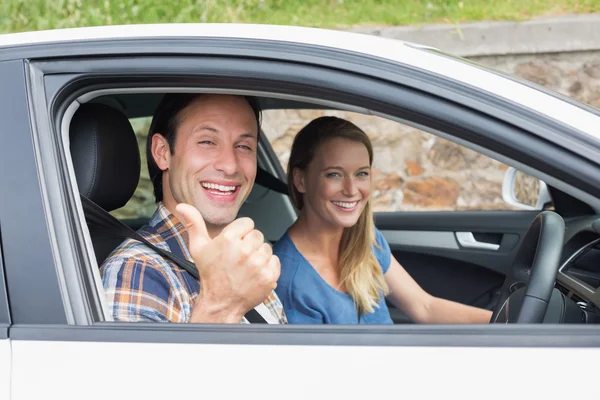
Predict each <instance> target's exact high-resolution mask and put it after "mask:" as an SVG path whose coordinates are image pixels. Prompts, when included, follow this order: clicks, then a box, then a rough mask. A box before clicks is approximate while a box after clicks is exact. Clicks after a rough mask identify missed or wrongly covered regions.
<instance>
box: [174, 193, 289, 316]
mask: <svg viewBox="0 0 600 400" xmlns="http://www.w3.org/2000/svg"><path fill="white" fill-rule="evenodd" d="M176 210H177V213H178V214H179V215H180V216H181V217H182V219H183V221H182V223H183V224H184V226H185V227H186V229H187V231H188V236H189V250H190V253H191V255H192V258H193V259H194V263H195V264H196V268H198V274H199V275H200V294H199V295H198V297H197V298H196V301H195V303H194V308H193V310H192V317H191V319H190V322H233V323H239V322H240V321H241V319H242V317H243V316H244V314H246V312H248V311H249V310H251V309H252V308H254V307H255V306H257V305H258V304H260V303H261V302H263V301H264V300H265V299H266V298H267V296H268V295H269V294H270V293H271V292H272V291H273V290H274V289H275V287H276V286H277V279H279V273H280V264H279V258H277V256H275V255H273V250H272V249H271V246H270V245H269V244H267V243H265V242H264V236H263V234H262V233H261V232H260V231H258V230H256V229H254V222H253V221H252V220H251V219H250V218H239V219H236V220H235V221H233V222H232V223H231V224H229V225H227V226H226V227H225V228H224V229H223V230H222V231H221V233H220V234H219V235H217V236H216V237H214V238H213V239H211V238H210V236H209V235H208V230H207V228H206V223H205V222H204V218H203V217H202V215H201V214H200V212H199V211H198V210H197V209H196V208H195V207H193V206H191V205H189V204H178V205H177V207H176Z"/></svg>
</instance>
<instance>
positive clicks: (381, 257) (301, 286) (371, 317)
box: [273, 230, 393, 324]
mask: <svg viewBox="0 0 600 400" xmlns="http://www.w3.org/2000/svg"><path fill="white" fill-rule="evenodd" d="M375 234H376V240H377V243H378V244H379V246H381V249H379V248H377V247H376V246H373V252H374V254H375V258H376V259H377V261H379V265H380V266H381V269H382V270H383V273H384V274H385V273H386V272H387V270H388V269H389V267H390V262H391V259H392V258H391V251H390V246H389V245H388V243H387V241H386V240H385V238H384V237H383V235H382V234H381V232H379V230H375ZM273 253H275V254H276V255H277V256H278V257H279V260H280V261H281V275H280V276H279V280H278V281H277V288H276V289H275V291H276V292H277V295H278V296H279V299H280V300H281V302H282V303H283V308H284V310H285V313H286V315H287V319H288V322H289V323H290V324H357V323H360V324H392V323H393V322H392V319H391V318H390V313H389V311H388V308H387V306H386V304H385V299H384V298H383V296H381V298H380V300H379V302H378V305H379V307H375V308H374V312H372V313H369V314H365V315H362V316H361V317H360V321H358V314H357V311H356V306H355V304H354V300H353V299H352V296H350V295H349V294H347V293H342V292H340V291H338V290H336V289H334V288H333V287H332V286H331V285H329V284H328V283H327V282H325V280H324V279H323V278H321V275H319V273H318V272H317V271H316V270H315V269H314V268H313V266H312V265H311V264H310V263H309V262H308V261H307V260H306V258H304V256H303V255H302V254H301V253H300V252H299V251H298V249H297V248H296V246H295V245H294V242H292V239H291V238H290V236H289V235H288V233H287V232H286V233H285V234H284V235H283V236H282V237H281V239H279V241H278V242H277V243H276V244H275V245H274V246H273Z"/></svg>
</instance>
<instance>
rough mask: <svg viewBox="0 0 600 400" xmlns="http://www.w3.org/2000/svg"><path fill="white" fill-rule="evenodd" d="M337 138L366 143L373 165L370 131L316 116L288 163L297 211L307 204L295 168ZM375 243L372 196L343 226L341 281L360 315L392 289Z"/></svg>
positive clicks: (298, 139) (301, 134) (297, 140)
mask: <svg viewBox="0 0 600 400" xmlns="http://www.w3.org/2000/svg"><path fill="white" fill-rule="evenodd" d="M337 137H339V138H344V139H349V140H352V141H355V142H360V143H362V144H364V145H365V147H366V148H367V151H368V153H369V165H372V164H373V146H372V145H371V141H370V140H369V137H368V136H367V134H366V133H365V132H363V131H362V130H361V129H360V128H359V127H357V126H356V125H354V124H353V123H351V122H350V121H346V120H344V119H341V118H337V117H320V118H317V119H314V120H313V121H311V122H310V123H308V124H307V125H306V126H305V127H304V128H302V129H301V130H300V132H298V134H297V135H296V137H295V138H294V143H293V145H292V151H291V154H290V159H289V162H288V171H287V179H288V187H289V191H290V194H291V198H292V202H293V203H294V205H295V206H296V208H297V209H298V210H302V208H303V207H304V198H303V196H302V193H300V192H299V191H298V190H297V189H296V187H295V185H294V170H295V169H296V168H299V169H300V170H302V171H306V168H307V167H308V164H310V162H311V161H312V159H313V158H314V155H315V152H316V151H317V149H318V148H319V146H320V145H321V144H323V142H325V141H327V140H329V139H333V138H337ZM373 244H375V245H376V246H378V247H380V246H379V245H378V244H377V242H376V240H375V224H374V223H373V211H372V206H371V199H369V200H368V201H367V204H366V206H365V208H364V210H363V212H362V213H361V215H360V217H359V218H358V221H357V222H356V224H354V225H353V226H351V227H350V228H344V232H343V233H342V239H341V241H340V246H339V249H338V264H339V265H338V266H339V267H340V273H341V282H342V284H343V285H344V287H345V288H346V290H347V291H348V293H349V294H350V295H351V296H352V299H353V300H354V303H355V304H356V308H357V310H358V312H359V314H366V313H371V312H373V311H374V307H377V306H378V302H379V300H380V299H381V296H382V294H383V295H387V294H388V292H389V288H388V286H387V284H386V282H385V279H384V278H383V272H382V270H381V267H380V266H379V263H378V261H377V259H376V258H375V255H374V254H373V249H372V247H371V246H372V245H373Z"/></svg>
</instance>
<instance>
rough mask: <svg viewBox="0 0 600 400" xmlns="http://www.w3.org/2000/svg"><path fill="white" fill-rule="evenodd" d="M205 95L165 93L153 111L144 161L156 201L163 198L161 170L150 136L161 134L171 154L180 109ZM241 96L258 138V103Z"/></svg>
mask: <svg viewBox="0 0 600 400" xmlns="http://www.w3.org/2000/svg"><path fill="white" fill-rule="evenodd" d="M205 95H206V94H204V93H167V94H166V95H165V96H164V97H163V99H162V100H161V102H160V103H159V104H158V107H157V108H156V111H155V112H154V117H152V123H151V124H150V129H149V130H148V141H147V142H146V161H147V162H148V173H149V175H150V180H151V181H152V185H153V186H154V197H155V198H156V202H159V201H162V199H163V187H162V174H163V171H162V170H161V169H160V168H158V165H156V161H154V157H153V156H152V137H153V136H154V135H155V134H157V133H160V134H161V135H163V136H164V138H165V139H166V140H167V143H169V149H170V151H171V154H173V152H174V151H175V139H176V135H177V129H178V128H179V125H180V123H181V121H180V120H179V118H178V117H179V115H180V113H181V111H182V110H184V109H185V108H186V107H187V106H189V105H190V104H191V103H192V102H193V101H194V100H196V99H197V98H199V97H202V96H205ZM243 97H244V98H245V99H246V101H247V102H248V104H249V105H250V107H251V108H252V111H253V112H254V116H255V117H256V126H257V133H258V137H257V139H258V138H260V116H261V109H260V104H259V102H258V99H256V98H255V97H251V96H243Z"/></svg>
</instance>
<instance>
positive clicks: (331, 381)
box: [0, 24, 600, 400]
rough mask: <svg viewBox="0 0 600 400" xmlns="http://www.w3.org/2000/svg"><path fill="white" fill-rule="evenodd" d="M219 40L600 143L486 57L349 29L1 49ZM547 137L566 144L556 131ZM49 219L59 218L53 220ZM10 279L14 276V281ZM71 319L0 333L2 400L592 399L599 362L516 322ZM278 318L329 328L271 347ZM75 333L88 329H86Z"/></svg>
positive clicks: (64, 37) (572, 114) (120, 35)
mask: <svg viewBox="0 0 600 400" xmlns="http://www.w3.org/2000/svg"><path fill="white" fill-rule="evenodd" d="M210 37H212V38H232V39H252V40H257V41H267V42H278V43H281V42H287V43H294V44H305V45H311V46H319V47H323V48H332V49H337V50H341V51H347V52H351V53H353V54H355V55H363V56H364V57H375V58H378V59H382V60H387V61H393V62H398V63H402V64H405V65H408V66H410V67H414V68H416V69H420V70H424V71H428V72H432V73H436V74H440V75H445V76H448V77H450V78H451V79H453V80H455V81H458V82H461V83H462V84H464V85H466V86H472V87H477V88H479V89H481V90H484V91H487V92H489V93H491V94H494V95H495V96H500V97H502V98H504V99H506V100H508V101H511V102H514V103H518V104H519V105H520V106H521V107H524V108H528V109H529V110H532V111H534V112H536V113H540V114H543V115H546V116H549V117H550V118H553V119H554V120H555V121H556V122H558V123H560V124H564V125H566V126H568V127H570V128H572V129H574V130H578V131H580V132H582V133H583V134H585V135H587V136H588V137H589V138H590V139H591V140H593V141H596V142H599V143H600V132H599V129H598V127H600V117H599V116H598V115H596V114H594V113H591V112H589V111H587V110H585V109H583V108H581V107H578V106H576V105H573V104H570V103H568V102H565V101H563V100H561V99H559V98H557V97H554V96H552V95H549V94H547V93H544V92H541V91H539V90H537V89H535V88H533V87H529V86H526V85H523V84H522V83H520V82H517V81H514V80H511V79H508V78H506V77H503V76H501V75H499V74H496V73H493V72H490V71H487V70H485V69H483V68H478V67H474V66H472V65H469V64H467V63H465V62H461V61H457V60H456V59H453V58H450V57H447V56H445V55H441V54H436V53H435V52H424V51H422V47H420V46H418V45H412V44H406V43H402V42H398V41H393V40H389V39H383V38H378V37H372V36H367V35H360V34H354V33H346V32H337V31H327V30H321V29H310V28H299V27H281V26H260V25H246V24H239V25H235V24H233V25H232V24H201V25H195V24H173V25H152V26H144V25H135V26H126V27H123V26H111V27H95V28H83V29H66V30H56V31H47V32H28V33H19V34H9V35H2V36H0V55H1V54H2V52H3V51H4V50H7V49H13V48H17V47H22V48H27V47H28V46H43V45H45V44H54V43H76V42H83V43H86V42H89V43H93V42H94V41H98V40H109V39H114V40H122V39H131V40H144V39H147V40H152V39H156V38H173V39H180V38H191V39H194V38H210ZM490 107H491V106H490ZM5 134H6V133H0V135H5ZM546 139H547V140H549V141H554V142H556V143H558V142H559V138H557V137H555V136H549V137H547V138H546ZM588 154H592V153H586V154H584V157H589V158H591V157H592V156H588ZM540 176H542V177H544V175H543V174H540ZM547 178H548V181H549V182H553V183H554V184H555V185H556V186H559V187H562V188H568V184H565V183H564V182H563V183H562V186H561V183H560V182H555V180H554V181H553V179H552V177H547ZM569 189H570V192H569V193H571V194H572V195H577V196H579V198H580V199H583V200H585V201H587V202H588V204H590V205H591V206H592V207H593V208H596V209H600V202H599V200H598V199H597V198H595V197H594V196H592V195H589V194H587V193H585V192H583V191H581V190H579V189H577V188H569ZM49 214H51V213H49ZM47 218H49V219H51V218H52V215H48V216H47ZM49 227H50V229H52V228H53V227H54V225H53V224H51V223H50V224H49ZM1 272H2V271H1V270H0V273H1ZM58 275H59V278H57V279H59V280H61V282H62V280H63V279H64V282H62V284H63V285H68V283H65V282H68V279H67V278H64V277H62V276H60V274H58ZM7 282H8V285H9V287H10V284H11V281H10V280H7ZM63 290H64V287H63ZM65 293H66V291H65V292H63V296H64V297H63V301H64V303H65V305H67V304H69V303H70V302H72V301H75V300H74V299H78V296H79V294H77V293H75V294H73V293H74V292H71V295H67V294H65ZM9 294H11V293H10V290H9ZM11 295H12V294H11ZM0 300H1V298H0ZM0 305H1V304H0ZM39 306H40V307H44V304H40V305H39ZM71 307H72V306H66V309H69V310H70V309H71ZM67 314H68V312H67ZM67 320H68V321H70V324H69V325H70V326H71V327H72V328H73V329H74V330H72V331H69V332H67V333H64V334H62V333H60V327H57V326H53V325H52V326H42V325H41V324H40V325H39V326H37V327H36V326H20V325H19V323H18V322H15V323H14V324H13V326H11V327H10V330H9V337H10V336H11V333H12V332H16V333H20V335H21V336H20V338H11V339H10V340H0V399H7V400H29V399H44V398H50V399H54V398H61V399H65V400H68V399H80V398H82V397H85V398H89V399H103V400H105V399H107V398H108V399H111V400H112V399H138V398H139V399H165V398H169V399H178V398H193V397H202V398H206V397H208V398H224V399H225V398H226V399H233V398H271V397H273V398H283V399H307V398H323V399H337V398H360V399H384V398H385V399H387V398H396V397H397V398H407V397H408V398H426V399H441V398H446V397H452V398H454V397H456V398H460V399H506V398H516V399H537V398H540V399H565V398H572V399H577V398H582V399H583V398H594V395H595V391H594V389H593V381H594V377H595V375H594V373H593V371H594V367H595V365H593V364H592V363H593V360H596V359H600V348H598V347H588V346H586V345H585V343H582V342H581V341H579V342H577V341H574V342H573V345H572V346H569V345H568V344H567V345H565V342H564V341H563V342H561V343H562V344H560V345H554V344H552V340H551V339H549V340H548V341H546V342H545V343H546V344H547V345H542V346H535V347H533V346H532V347H527V346H512V345H506V344H502V343H504V341H503V340H504V339H503V338H505V337H508V336H510V335H511V334H514V331H511V329H512V328H511V327H507V326H487V327H482V329H481V331H480V333H479V336H477V335H475V336H471V338H472V339H473V342H468V341H463V342H462V344H460V343H459V344H457V343H456V342H452V335H459V334H460V333H459V331H456V330H454V331H451V332H449V333H448V336H447V338H448V340H449V341H450V342H452V343H446V341H445V340H439V336H435V337H434V339H432V340H431V341H429V342H428V343H427V344H423V345H415V344H408V345H402V344H393V345H392V344H389V342H387V341H386V340H384V339H385V338H386V337H388V336H386V335H390V333H389V332H387V331H386V332H387V333H386V332H384V331H381V330H379V328H375V327H374V328H373V331H370V334H371V335H373V337H381V344H378V343H377V340H378V339H374V340H372V341H369V342H368V343H367V344H360V343H359V342H360V341H359V342H357V343H354V344H344V339H343V334H340V336H338V337H333V338H332V337H329V336H327V333H326V330H325V331H324V330H321V328H319V327H315V328H309V329H303V328H298V327H294V326H286V327H262V326H261V327H244V326H236V327H231V330H230V331H228V332H229V333H228V334H227V335H230V336H227V335H225V336H223V337H224V338H225V339H224V340H223V341H222V342H221V341H220V339H219V338H220V335H221V333H220V331H219V330H218V329H216V328H215V330H211V329H212V328H206V329H205V330H203V331H202V332H201V333H199V334H198V335H199V336H198V337H199V338H201V343H194V341H195V340H196V339H195V336H194V334H195V333H194V332H195V331H193V330H191V329H189V330H187V331H186V332H185V335H186V336H185V339H183V340H182V341H180V342H179V341H178V340H175V339H173V338H176V337H177V336H176V334H177V332H171V331H169V332H167V333H165V336H164V338H165V339H164V340H162V341H161V340H156V339H155V337H154V336H151V334H154V333H156V334H157V335H159V334H160V332H161V329H162V328H161V327H147V330H148V332H149V333H148V335H146V334H142V335H140V336H139V340H137V339H136V338H135V337H134V336H132V335H131V336H128V337H127V339H122V336H120V333H119V332H120V331H117V330H114V332H116V333H114V332H113V333H111V330H113V329H114V326H115V325H114V324H111V323H109V322H106V323H104V324H100V325H98V326H92V324H89V325H88V324H82V323H80V322H77V323H75V321H78V320H77V318H74V317H72V316H67ZM106 320H110V318H109V317H108V316H107V317H106ZM0 322H2V321H0ZM75 325H81V326H75ZM37 328H39V332H41V333H36V334H35V335H33V336H30V335H29V332H34V329H37ZM76 328H80V329H79V330H77V329H76ZM96 328H98V329H96ZM359 328H360V329H359ZM359 328H357V329H356V330H355V331H352V332H350V333H349V334H356V335H358V334H367V333H368V332H369V331H367V330H366V327H359ZM455 328H456V327H455ZM586 328H587V327H586ZM169 329H170V328H169ZM271 329H280V331H278V332H280V333H281V332H283V333H281V334H282V335H283V336H285V335H290V336H292V335H312V336H313V337H314V338H315V339H314V340H315V341H316V342H318V341H319V340H320V339H319V338H320V337H323V338H326V339H323V341H322V342H321V344H319V343H316V344H313V345H310V344H305V343H301V342H299V343H298V344H291V343H283V344H282V343H281V342H279V341H278V340H275V339H274V340H273V343H272V344H269V343H268V341H269V339H268V338H269V337H270V335H272V332H273V331H271ZM427 329H428V328H427V327H426V328H419V327H412V326H411V327H404V328H399V329H397V330H396V331H395V333H394V335H396V337H395V339H394V340H396V342H397V343H402V340H403V339H402V338H403V337H404V336H406V337H407V338H408V339H407V340H408V342H407V343H414V340H417V341H419V340H423V341H424V342H423V343H425V341H427V337H428V335H430V334H431V331H428V330H427ZM539 329H540V330H539V331H538V332H539V334H540V335H544V332H549V333H551V332H552V329H562V330H563V331H564V332H565V333H564V334H565V335H570V334H573V335H576V333H572V332H571V331H569V330H568V329H566V328H562V327H554V326H544V327H540V328H539ZM580 329H583V328H580ZM182 331H185V329H184V330H182ZM78 332H83V333H86V335H87V333H89V335H87V336H85V337H84V338H81V337H77V336H76V334H77V333H78ZM324 332H325V333H324ZM436 332H438V333H439V332H441V331H440V330H439V329H438V330H437V331H436ZM577 332H580V331H577ZM586 332H588V333H587V334H588V335H593V334H597V333H598V332H600V331H598V330H597V329H596V330H592V329H591V327H590V329H588V330H587V331H586ZM45 334H47V335H49V336H48V337H52V338H51V339H47V340H46V339H42V338H41V336H40V335H42V336H43V335H45ZM244 335H250V337H249V338H246V337H245V336H244ZM252 335H256V336H260V337H261V338H262V339H261V341H259V342H260V343H259V344H253V341H254V339H253V337H254V336H252ZM283 336H282V337H283ZM204 338H205V339H204ZM232 338H233V339H232ZM236 338H237V339H236ZM265 338H267V339H265ZM415 338H416V339H415ZM481 338H483V339H485V340H484V341H480V339H481ZM493 338H497V339H498V343H499V344H498V345H494V346H490V345H489V342H490V341H493V340H494V339H493ZM238 339H239V341H238V342H236V340H238ZM338 339H339V342H338ZM290 340H291V339H290ZM465 340H466V339H465ZM264 341H267V343H265V342H264ZM386 343H387V344H386ZM486 343H488V344H486ZM582 379H583V381H582ZM590 380H591V381H592V382H589V381H590ZM588 382H589V383H588ZM590 383H591V384H590Z"/></svg>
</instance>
